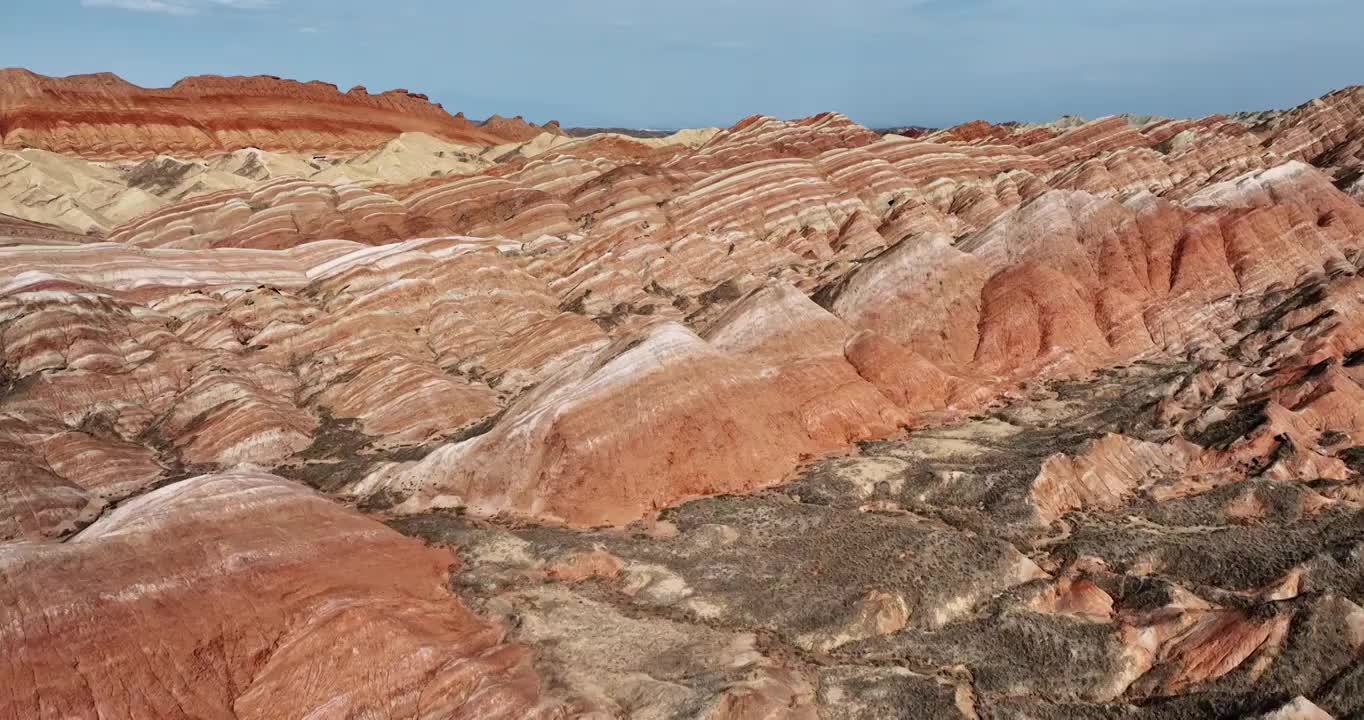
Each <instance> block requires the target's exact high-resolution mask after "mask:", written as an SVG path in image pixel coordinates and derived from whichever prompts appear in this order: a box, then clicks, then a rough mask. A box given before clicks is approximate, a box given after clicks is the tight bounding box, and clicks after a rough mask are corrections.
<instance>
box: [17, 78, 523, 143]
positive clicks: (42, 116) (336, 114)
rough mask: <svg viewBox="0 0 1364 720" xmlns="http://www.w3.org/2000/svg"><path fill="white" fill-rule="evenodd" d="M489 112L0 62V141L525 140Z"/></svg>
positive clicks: (384, 96) (245, 83)
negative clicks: (46, 71)
mask: <svg viewBox="0 0 1364 720" xmlns="http://www.w3.org/2000/svg"><path fill="white" fill-rule="evenodd" d="M496 120H497V121H496V122H490V123H488V124H484V125H476V124H474V123H472V122H470V121H468V120H466V119H464V117H463V116H462V115H460V116H451V115H449V114H448V113H446V112H445V111H444V110H443V109H442V108H441V106H440V105H437V104H434V103H431V102H430V101H429V100H427V98H426V96H424V95H418V94H414V93H409V92H407V91H406V90H389V91H387V92H383V93H380V94H378V95H371V94H370V93H369V92H368V91H366V90H365V88H363V87H356V88H353V89H351V90H350V91H348V92H345V93H343V92H341V91H340V90H339V89H337V88H336V86H334V85H328V84H326V83H321V82H310V83H300V82H295V81H292V80H283V79H280V78H277V77H267V76H257V77H218V76H213V75H205V76H200V77H190V78H185V79H183V80H181V81H179V82H177V83H176V84H175V85H173V86H171V87H169V88H158V89H149V88H142V87H138V86H136V85H133V84H132V83H129V82H127V81H126V80H123V79H122V78H120V77H118V76H116V75H113V74H111V73H99V74H94V75H73V76H71V77H64V78H55V77H48V76H45V75H39V74H37V73H33V72H29V71H27V70H22V69H16V68H11V69H6V70H0V147H2V148H5V149H9V148H38V149H41V150H48V151H51V152H57V153H65V154H69V155H76V156H80V157H88V158H129V157H146V156H150V155H162V154H169V155H179V156H181V157H203V156H206V155H216V154H221V153H225V152H231V151H233V150H239V149H242V148H249V147H254V148H260V149H262V150H268V151H287V152H300V153H311V152H354V151H360V150H367V149H370V148H374V147H377V146H379V145H382V144H383V143H384V142H386V141H388V140H390V139H392V138H394V137H397V136H398V135H400V134H402V133H405V132H422V133H427V134H429V135H434V136H436V137H440V138H444V139H446V140H452V141H455V142H464V143H471V144H478V145H497V144H499V143H504V142H513V141H518V142H519V141H522V140H525V139H526V137H525V136H526V134H527V130H528V129H529V128H530V127H531V126H528V124H526V123H524V122H512V121H502V120H500V119H496ZM536 131H538V128H536Z"/></svg>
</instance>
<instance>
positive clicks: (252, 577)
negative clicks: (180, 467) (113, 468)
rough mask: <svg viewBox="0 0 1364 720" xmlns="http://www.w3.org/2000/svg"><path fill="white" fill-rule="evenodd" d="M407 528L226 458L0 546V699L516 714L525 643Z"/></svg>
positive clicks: (224, 710)
mask: <svg viewBox="0 0 1364 720" xmlns="http://www.w3.org/2000/svg"><path fill="white" fill-rule="evenodd" d="M414 545H415V543H413V542H412V541H410V540H407V539H405V538H403V537H402V536H400V535H398V534H397V533H395V532H393V531H391V530H388V529H386V528H384V527H383V526H381V525H378V524H377V523H375V522H373V521H370V520H367V519H364V518H362V517H359V516H357V515H354V514H352V513H350V512H348V511H345V510H343V509H341V508H338V507H337V506H335V505H334V504H332V503H331V502H329V501H327V500H325V499H323V498H321V497H317V496H315V495H313V494H312V493H311V492H309V491H307V490H305V489H301V488H299V487H298V486H296V485H293V484H292V483H289V482H288V481H286V480H283V479H282V478H277V477H271V476H268V475H258V474H227V475H209V476H204V477H199V478H195V479H192V480H187V481H185V482H182V483H179V484H177V485H175V486H173V487H168V488H163V489H161V490H158V491H155V492H152V493H150V494H147V495H145V496H142V497H140V498H138V499H136V500H134V501H131V502H129V503H127V504H125V505H123V506H121V507H119V508H118V509H117V510H114V511H111V512H110V513H109V514H108V515H106V516H105V517H103V518H101V519H100V520H99V521H97V522H95V523H94V524H93V525H91V526H89V527H87V528H85V529H84V530H82V531H81V532H80V533H78V534H76V535H75V536H73V537H72V538H70V539H69V540H68V541H67V542H65V543H62V544H48V543H31V544H17V545H10V546H5V547H3V548H0V568H2V569H3V573H4V576H5V578H6V582H5V583H4V588H3V590H0V594H3V595H4V600H5V602H4V604H3V608H4V609H3V610H0V617H3V618H4V626H5V627H6V628H7V629H6V632H5V633H4V634H3V635H0V646H3V647H4V653H3V655H4V657H5V658H6V661H5V662H4V663H3V664H0V677H3V678H4V685H5V688H6V692H5V695H4V698H3V699H0V715H3V716H5V717H31V718H41V717H59V716H60V717H104V716H115V715H116V716H123V717H138V716H154V717H259V718H267V717H279V716H280V715H291V716H300V717H301V716H304V715H307V714H308V713H310V712H316V711H317V709H318V708H326V709H327V710H326V711H327V712H328V713H329V714H334V715H335V716H337V717H363V716H367V715H375V714H387V713H397V714H401V715H404V716H408V717H432V718H434V717H460V718H493V717H497V718H520V717H528V716H530V715H531V714H533V712H534V711H535V707H536V706H537V705H538V703H539V700H538V697H537V694H538V683H537V679H536V675H535V673H534V671H533V670H532V669H531V659H530V657H529V655H528V654H527V652H526V650H525V649H524V648H522V647H519V646H517V645H515V644H511V643H508V642H506V640H505V631H504V630H502V629H500V628H498V627H497V626H495V625H491V624H489V623H488V622H486V621H484V620H482V619H480V618H478V617H477V616H475V615H474V614H473V613H471V612H470V611H469V610H467V609H466V608H465V607H464V606H463V605H461V604H460V602H459V601H458V600H457V599H455V598H454V597H452V596H451V595H450V594H449V593H448V591H447V590H446V589H445V588H444V587H443V585H444V581H445V576H446V573H447V568H448V567H449V565H450V564H451V562H452V558H451V556H450V555H449V553H448V552H443V551H439V550H423V549H421V548H420V547H414ZM166 628H173V631H171V632H167V631H166ZM340 637H344V638H346V643H347V646H348V648H350V650H351V651H347V652H334V651H333V649H332V648H329V647H328V646H329V645H330V644H331V643H332V642H333V640H334V639H336V638H340ZM149 638H157V640H156V641H155V642H153V643H151V644H149V640H148V639H149Z"/></svg>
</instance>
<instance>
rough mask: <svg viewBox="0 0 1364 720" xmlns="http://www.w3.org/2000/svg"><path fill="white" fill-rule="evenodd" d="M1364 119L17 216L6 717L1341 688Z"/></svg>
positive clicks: (680, 707) (476, 710) (719, 142)
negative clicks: (72, 218)
mask: <svg viewBox="0 0 1364 720" xmlns="http://www.w3.org/2000/svg"><path fill="white" fill-rule="evenodd" d="M34 82H37V81H34ZM82 82H83V83H84V84H83V85H82V87H84V85H85V84H89V85H91V86H92V87H93V86H102V85H104V84H112V87H113V88H114V89H112V90H109V91H108V92H111V93H112V92H115V90H117V91H118V92H124V90H118V87H119V86H118V85H117V83H113V81H112V80H108V79H105V80H104V81H100V82H95V80H89V81H82ZM260 82H261V83H264V84H265V85H268V86H272V87H273V82H274V81H268V82H267V81H260ZM209 86H212V83H210V84H209ZM187 87H188V88H189V89H195V88H198V89H199V90H198V91H202V92H207V90H206V89H204V88H205V87H208V86H204V85H202V84H199V83H195V82H190V83H189V84H188V86H187ZM182 90H183V88H182ZM314 91H316V92H323V91H322V90H320V89H317V88H308V89H307V92H314ZM82 92H85V90H82ZM89 92H94V90H90V91H89ZM148 97H150V96H148ZM157 97H160V96H157ZM365 97H368V96H365ZM378 97H379V98H384V97H386V96H378ZM1359 97H1360V91H1359V90H1358V89H1352V90H1346V91H1342V92H1339V93H1334V94H1332V95H1330V96H1327V97H1325V98H1322V99H1321V100H1318V101H1315V102H1313V103H1309V104H1308V105H1306V106H1303V107H1302V108H1299V109H1296V110H1292V111H1288V112H1285V113H1280V114H1275V115H1272V116H1268V117H1267V119H1266V118H1261V119H1259V120H1257V121H1256V124H1254V125H1248V124H1246V123H1244V122H1242V121H1240V120H1236V119H1232V118H1227V117H1220V116H1217V117H1212V118H1206V119H1202V120H1190V121H1176V120H1156V121H1152V122H1148V123H1144V124H1141V125H1135V124H1133V123H1132V122H1131V121H1130V120H1129V119H1125V118H1106V119H1101V120H1097V121H1093V122H1089V123H1083V124H1080V125H1078V126H1076V127H1072V128H1068V129H1063V128H1031V129H1024V128H1020V127H1015V126H990V125H985V124H974V125H972V126H969V127H961V128H954V129H952V130H948V131H942V132H939V133H933V134H928V135H925V136H922V137H919V138H915V139H910V138H906V137H903V136H894V137H885V138H883V137H881V136H879V135H877V134H876V133H874V132H872V131H870V130H867V129H866V128H863V127H861V126H859V125H857V124H856V123H854V122H853V121H852V120H850V119H849V118H847V117H845V116H842V115H838V114H836V113H830V114H824V115H820V116H816V117H812V118H807V119H803V120H797V121H789V122H787V121H781V120H777V119H774V118H768V117H763V116H756V117H753V118H749V119H746V120H744V121H742V122H740V123H739V124H737V125H735V126H734V127H732V128H729V129H727V130H723V131H720V132H719V133H718V134H714V135H713V136H708V139H706V140H704V142H701V143H700V144H699V146H697V147H689V146H686V145H681V144H671V145H657V144H655V145H649V144H646V143H643V142H637V141H634V140H630V139H628V138H624V137H623V136H614V137H610V138H606V137H603V138H598V139H596V140H593V139H592V138H588V139H586V140H582V141H574V142H571V143H546V144H545V145H544V151H543V152H535V153H532V152H530V151H526V152H520V151H517V152H510V153H508V154H507V155H506V156H502V157H499V158H497V160H498V162H497V164H496V165H494V166H492V167H490V168H488V169H486V170H482V171H480V172H477V173H475V174H470V175H464V176H458V177H437V178H429V179H425V180H421V181H416V182H412V183H404V184H391V185H375V184H359V183H354V182H345V181H339V182H324V181H321V180H319V179H298V178H274V179H270V180H267V181H265V182H262V183H260V184H257V185H254V186H252V187H250V188H246V189H237V190H228V191H224V192H219V193H214V194H208V195H202V196H198V197H194V198H191V199H188V200H186V201H185V202H182V203H175V204H172V205H168V206H165V207H162V208H160V209H157V210H155V211H152V212H150V213H147V214H145V215H142V216H140V217H138V218H135V219H133V220H131V221H129V222H127V223H124V224H122V225H120V226H119V227H118V228H116V229H115V230H114V231H113V232H112V233H111V234H110V235H109V236H108V237H107V238H104V239H103V241H98V242H97V241H95V240H96V238H88V237H86V238H82V237H80V236H73V235H70V234H62V233H60V232H55V231H54V230H53V229H52V228H47V227H44V226H40V225H35V224H32V223H21V222H16V221H6V222H5V223H4V224H3V225H0V232H3V233H5V234H4V235H0V238H4V242H3V243H0V466H3V467H2V469H3V470H4V472H3V478H4V479H3V482H0V577H3V578H4V579H5V582H4V583H0V586H2V588H3V589H0V594H3V593H9V595H8V596H6V602H5V603H3V604H0V608H2V609H0V647H3V648H4V649H5V651H6V652H5V653H3V654H2V656H3V657H6V658H10V660H9V664H8V665H3V664H0V687H4V688H6V689H7V690H8V693H7V694H6V693H0V717H11V716H12V717H71V716H75V717H99V716H124V715H128V716H140V715H145V716H158V717H160V716H166V717H274V716H280V715H281V714H283V715H286V716H300V717H303V716H309V715H310V714H311V716H313V717H332V716H335V717H374V716H403V717H409V716H412V717H423V718H425V717H683V716H685V717H708V718H732V719H738V718H772V717H798V718H816V717H836V718H843V717H850V718H861V717H894V716H897V714H898V716H910V717H958V716H960V717H965V718H978V717H1018V718H1024V717H1028V718H1049V717H1056V718H1062V717H1138V716H1139V717H1205V716H1206V717H1251V716H1267V717H1296V716H1304V717H1317V716H1321V715H1324V716H1334V717H1350V716H1353V715H1354V714H1358V713H1361V712H1364V706H1361V705H1360V703H1359V701H1358V698H1359V697H1364V693H1362V692H1361V688H1364V674H1361V672H1360V670H1359V668H1360V665H1359V662H1358V657H1359V656H1360V655H1359V653H1360V652H1361V651H1362V650H1364V631H1361V628H1364V609H1361V605H1364V593H1361V588H1364V577H1361V575H1360V573H1359V570H1358V567H1357V566H1358V563H1357V562H1354V559H1356V558H1355V556H1356V555H1358V553H1359V552H1361V550H1360V547H1359V543H1360V538H1361V537H1364V512H1361V506H1360V503H1361V502H1364V492H1362V491H1361V490H1360V488H1359V480H1360V477H1361V476H1360V472H1361V469H1364V465H1361V462H1364V461H1361V455H1360V453H1361V448H1364V413H1361V412H1360V410H1359V408H1360V407H1364V405H1361V402H1364V372H1362V371H1361V367H1364V321H1361V318H1364V308H1361V307H1360V304H1361V302H1362V301H1361V298H1364V285H1361V283H1362V282H1364V281H1362V280H1361V279H1360V278H1361V275H1360V269H1361V267H1364V206H1361V204H1360V201H1359V196H1360V193H1359V192H1358V189H1357V187H1356V186H1357V185H1358V183H1359V173H1360V171H1361V159H1360V156H1359V152H1358V150H1359V148H1358V144H1359V139H1360V137H1359V133H1360V128H1361V127H1364V118H1361V113H1360V110H1359V103H1358V99H1359ZM129 102H131V101H129ZM139 102H140V101H139ZM147 102H152V101H151V100H147ZM357 102H359V100H357ZM365 102H366V103H370V104H377V105H379V106H383V107H387V105H386V104H385V103H390V102H391V103H407V102H410V99H403V98H399V97H392V98H389V99H388V100H386V101H384V102H379V101H378V100H376V99H374V98H369V100H365ZM156 103H158V104H157V107H163V108H170V107H175V104H174V103H171V102H169V101H166V100H165V99H164V98H162V99H160V100H157V101H156ZM77 106H79V103H77ZM323 106H325V103H323ZM167 122H168V123H169V121H167ZM515 125H516V123H515V122H514V121H499V122H496V123H492V124H491V125H490V126H484V127H483V128H479V129H475V130H476V131H486V130H487V129H488V128H489V127H492V128H496V127H507V128H511V127H513V126H515ZM136 127H137V128H142V127H143V125H142V124H139V125H136ZM87 131H88V133H90V137H96V138H107V141H108V142H110V143H111V145H110V146H111V147H112V146H113V144H116V143H117V142H126V143H128V145H127V147H129V148H135V147H137V145H136V142H153V143H155V142H160V141H157V140H152V141H145V140H137V141H136V142H134V141H133V140H130V139H126V138H125V139H123V140H119V139H118V136H116V135H114V134H112V133H105V132H104V131H100V130H97V129H88V130H87ZM87 131H82V132H87ZM6 132H11V131H9V130H7V131H6ZM139 132H140V130H139ZM521 134H525V133H521ZM139 137H140V136H139ZM73 142H74V141H73ZM309 142H311V141H309ZM532 144H533V143H532ZM163 149H166V148H160V149H159V150H163ZM522 149H523V150H524V149H525V148H524V147H523V148H522ZM159 150H158V151H159ZM906 431H908V432H906ZM348 506H349V507H348ZM367 513H369V514H378V515H380V516H381V517H382V518H383V519H385V520H387V521H388V523H389V525H390V526H391V527H393V528H396V529H397V530H399V531H401V532H402V533H406V534H408V535H414V536H418V537H421V538H423V539H425V540H427V541H428V542H429V543H431V544H432V545H433V546H435V547H438V548H442V549H431V548H428V547H424V546H421V545H419V544H417V543H414V542H412V541H409V540H405V539H403V538H402V537H401V536H400V535H399V534H398V533H395V532H394V531H393V530H390V529H389V528H386V527H384V526H383V525H381V524H378V523H376V522H375V521H373V520H371V519H369V518H366V517H364V514H367ZM452 546H453V547H456V548H458V551H459V557H460V558H461V560H462V563H463V564H462V565H459V566H458V567H454V568H453V570H452V566H454V565H456V563H455V561H454V559H453V556H451V554H450V551H449V549H448V548H449V547H452ZM1189 552H1196V553H1199V554H1200V555H1199V557H1198V558H1192V559H1191V557H1192V556H1189V555H1187V553H1189ZM1201 558H1208V560H1206V561H1204V560H1202V559H1201ZM452 592H454V593H456V594H457V595H458V597H456V596H455V595H452ZM470 608H473V609H474V610H476V611H477V612H473V611H471V610H470ZM168 628H175V629H176V630H175V632H173V633H172V632H171V631H170V630H168ZM145 638H153V639H154V642H153V641H147V642H143V641H142V640H143V639H145ZM337 644H340V646H341V647H343V648H346V651H344V652H338V651H335V650H332V649H331V648H332V647H333V646H335V645H337ZM97 658H98V659H99V660H97ZM385 713H387V715H385ZM1162 713H1164V714H1162ZM1276 713H1277V714H1276ZM1314 713H1315V714H1314Z"/></svg>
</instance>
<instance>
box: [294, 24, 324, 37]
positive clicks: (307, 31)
mask: <svg viewBox="0 0 1364 720" xmlns="http://www.w3.org/2000/svg"><path fill="white" fill-rule="evenodd" d="M298 31H299V32H301V33H304V34H307V35H313V34H315V33H320V32H322V28H320V27H314V26H312V25H305V26H303V27H301V28H299V29H298Z"/></svg>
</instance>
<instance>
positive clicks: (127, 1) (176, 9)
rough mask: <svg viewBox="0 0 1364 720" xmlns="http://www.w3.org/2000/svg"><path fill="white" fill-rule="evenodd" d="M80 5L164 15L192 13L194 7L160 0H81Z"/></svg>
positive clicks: (194, 9) (194, 10)
mask: <svg viewBox="0 0 1364 720" xmlns="http://www.w3.org/2000/svg"><path fill="white" fill-rule="evenodd" d="M81 7H88V8H114V9H116V10H132V11H134V12H148V13H163V14H165V15H193V14H194V13H196V12H198V10H197V9H196V8H193V7H190V6H188V5H180V4H178V3H174V2H163V1H162V0H81Z"/></svg>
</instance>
